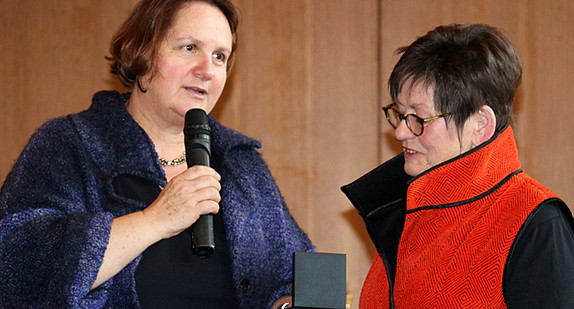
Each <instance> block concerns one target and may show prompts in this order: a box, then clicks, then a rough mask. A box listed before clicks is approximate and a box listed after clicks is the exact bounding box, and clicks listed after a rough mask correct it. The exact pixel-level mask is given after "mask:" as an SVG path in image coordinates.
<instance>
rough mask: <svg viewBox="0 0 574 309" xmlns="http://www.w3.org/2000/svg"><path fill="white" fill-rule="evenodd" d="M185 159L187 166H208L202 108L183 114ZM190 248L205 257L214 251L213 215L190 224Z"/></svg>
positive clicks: (208, 133) (207, 133)
mask: <svg viewBox="0 0 574 309" xmlns="http://www.w3.org/2000/svg"><path fill="white" fill-rule="evenodd" d="M183 134H184V136H185V159H186V161H187V166H188V168H189V167H191V166H193V165H205V166H210V158H211V129H210V128H209V124H208V121H207V114H206V113H205V111H203V110H202V109H190V110H189V111H187V113H186V114H185V127H184V129H183ZM191 248H192V251H193V253H194V254H196V255H199V256H200V257H207V256H209V255H211V254H213V252H214V251H215V237H214V235H213V215H212V214H206V215H201V216H200V217H199V219H198V220H197V221H196V222H195V223H194V224H193V225H192V226H191Z"/></svg>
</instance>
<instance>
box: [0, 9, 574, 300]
mask: <svg viewBox="0 0 574 309" xmlns="http://www.w3.org/2000/svg"><path fill="white" fill-rule="evenodd" d="M1 1H2V2H1V4H0V46H1V48H0V95H1V97H0V102H1V103H0V104H1V105H0V141H1V142H2V147H0V158H2V160H1V161H0V178H1V179H4V177H5V176H6V174H7V173H8V171H9V170H10V168H11V165H12V164H13V161H14V160H15V159H16V158H17V156H18V154H19V153H20V151H21V149H22V147H23V146H24V144H25V143H26V141H27V139H28V138H29V136H30V134H32V132H33V131H34V130H35V129H36V128H37V127H38V126H40V125H41V124H42V123H43V122H44V121H46V120H47V119H49V118H52V117H56V116H59V115H64V114H67V113H73V112H78V111H80V110H83V109H86V108H87V107H88V106H89V104H90V99H91V96H92V94H93V93H94V92H96V91H98V90H101V89H118V90H123V89H122V88H121V85H120V84H119V83H118V82H117V81H116V80H115V78H114V76H112V75H110V74H109V73H108V71H109V68H108V66H107V63H106V61H105V59H104V56H105V55H106V54H107V50H108V43H109V41H110V39H111V37H112V34H113V32H114V31H115V30H116V28H117V27H118V26H119V24H120V23H121V22H122V21H123V19H124V18H125V17H126V16H127V14H128V12H129V10H130V9H131V7H132V6H133V5H134V4H135V0H124V1H117V0H114V1H112V0H75V1H57V0H43V1H35V0H1ZM235 3H236V4H237V6H238V7H239V8H240V10H241V12H242V23H241V25H240V30H239V49H238V58H237V62H236V66H235V67H234V69H233V72H232V76H231V78H230V80H229V82H228V86H227V89H226V91H225V93H224V96H223V98H222V100H221V101H220V103H219V104H218V106H217V107H216V109H215V110H214V115H215V116H216V117H217V118H218V119H219V120H220V121H221V122H222V123H223V124H225V125H228V126H230V127H233V128H235V129H236V130H239V131H241V132H243V133H245V134H247V135H250V136H252V137H255V138H257V139H259V140H261V141H262V142H263V145H264V147H263V149H262V153H263V155H264V158H265V159H266V160H267V162H268V163H269V166H270V168H271V171H272V172H273V175H274V176H275V177H276V179H277V182H278V184H279V187H280V189H281V190H282V192H283V195H284V196H285V198H286V200H287V203H288V205H289V207H290V209H291V211H292V212H293V214H294V216H295V217H296V219H297V220H298V222H299V223H300V224H301V226H302V227H303V228H304V229H305V230H306V231H307V232H308V234H309V235H310V237H311V239H312V240H313V241H314V243H315V245H316V246H317V247H318V250H319V251H324V252H339V253H346V254H347V277H348V290H349V293H350V294H352V295H353V297H354V301H353V302H352V306H351V307H352V308H358V301H357V300H358V297H359V294H360V288H361V285H362V282H363V280H364V277H365V275H366V273H367V271H368V268H369V266H370V262H371V259H372V257H373V254H374V248H373V246H372V245H371V243H370V241H369V239H368V236H367V235H366V233H365V231H364V227H363V223H362V221H361V219H360V218H359V217H358V216H357V215H356V213H355V211H354V210H353V209H352V206H351V205H350V203H349V202H348V201H347V200H346V198H345V197H344V195H343V194H342V193H341V192H340V190H339V187H340V186H341V185H344V184H346V183H348V182H350V181H352V180H354V179H355V178H357V177H359V176H360V175H362V174H363V173H365V172H366V171H368V170H370V169H372V168H374V167H375V166H377V165H378V164H379V163H381V162H382V161H384V160H386V159H388V158H390V157H392V156H394V155H395V154H396V153H397V152H398V151H400V148H399V144H398V143H397V142H396V141H395V140H394V138H393V136H392V132H391V130H390V127H389V126H388V125H387V123H386V120H385V119H384V117H383V114H382V112H381V111H380V107H381V106H383V105H386V104H388V103H389V101H390V99H389V97H388V94H387V91H386V80H387V78H388V75H389V73H390V71H391V69H392V67H393V65H394V63H395V62H396V61H397V57H396V56H395V55H394V51H395V49H396V48H398V47H400V46H403V45H408V44H409V43H411V42H412V41H413V40H414V39H416V38H417V37H418V36H420V35H423V34H424V33H426V31H428V30H430V29H432V28H434V27H435V26H437V25H440V24H448V23H453V22H456V23H472V22H481V23H489V24H492V25H495V26H498V27H500V28H502V29H503V30H504V31H506V32H507V34H508V36H509V37H510V39H511V40H512V41H513V42H514V43H515V45H516V46H517V47H518V49H519V51H520V53H521V57H522V61H523V65H524V78H523V84H522V86H521V87H520V89H519V94H518V97H517V100H516V104H515V112H516V114H517V120H516V122H515V124H514V128H515V132H516V136H517V140H518V145H519V151H520V158H521V161H522V163H523V169H524V170H525V171H526V172H528V173H529V174H530V175H532V176H533V177H534V178H536V179H537V180H538V181H540V182H541V183H543V184H544V185H546V186H548V187H550V188H551V189H553V190H554V191H555V192H556V193H558V194H559V195H560V196H562V197H563V198H564V199H565V200H566V202H567V203H569V204H570V205H574V190H573V189H572V187H573V186H574V179H573V177H572V175H573V174H574V164H572V163H571V161H570V160H572V151H574V146H572V140H573V139H574V128H573V127H572V123H573V122H572V120H571V119H572V118H571V117H573V116H574V104H572V103H571V101H572V98H573V97H574V88H573V87H572V84H574V76H573V73H572V72H574V54H573V53H572V50H574V27H572V25H571V22H570V19H571V16H574V2H572V1H570V0H547V1H537V0H524V1H513V0H469V1H456V0H433V1H430V0H429V1H419V0H400V1H399V0H273V1H271V0H236V2H235Z"/></svg>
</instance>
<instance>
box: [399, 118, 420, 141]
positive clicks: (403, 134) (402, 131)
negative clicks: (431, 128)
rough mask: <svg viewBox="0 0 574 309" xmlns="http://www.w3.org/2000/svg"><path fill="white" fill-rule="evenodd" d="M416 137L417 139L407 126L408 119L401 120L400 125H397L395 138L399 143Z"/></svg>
mask: <svg viewBox="0 0 574 309" xmlns="http://www.w3.org/2000/svg"><path fill="white" fill-rule="evenodd" d="M414 137H416V135H414V134H413V132H411V130H410V129H409V127H408V126H407V121H406V119H401V120H400V121H399V124H397V128H396V129H395V138H396V139H398V140H399V141H404V140H407V139H410V138H414Z"/></svg>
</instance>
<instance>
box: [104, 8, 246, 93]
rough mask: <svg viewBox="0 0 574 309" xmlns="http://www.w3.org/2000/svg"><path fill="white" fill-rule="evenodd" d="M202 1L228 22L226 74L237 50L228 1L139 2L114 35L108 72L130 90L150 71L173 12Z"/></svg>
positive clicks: (233, 17)
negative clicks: (230, 39)
mask: <svg viewBox="0 0 574 309" xmlns="http://www.w3.org/2000/svg"><path fill="white" fill-rule="evenodd" d="M191 2H205V3H208V4H211V5H213V6H215V7H217V8H218V9H219V10H221V12H222V13H223V15H225V17H226V18H227V21H228V22H229V27H230V28H231V35H232V46H231V47H232V49H231V55H230V57H229V60H228V62H227V71H229V70H230V69H231V67H232V66H233V60H234V58H235V57H234V54H235V50H236V48H237V36H236V34H237V26H238V24H239V15H238V12H237V9H236V7H235V6H234V5H233V3H231V2H230V1H229V0H141V1H140V2H139V3H138V4H137V5H136V7H135V8H134V10H133V11H132V13H131V14H130V16H129V17H128V19H127V20H126V21H125V22H124V23H123V24H122V26H121V27H120V29H119V30H118V31H117V32H116V34H115V35H114V38H113V39H112V43H111V46H110V55H109V56H107V57H106V59H107V60H108V61H110V67H111V72H112V73H113V74H117V75H118V77H119V79H120V82H121V83H122V84H123V85H124V86H126V87H127V88H130V89H133V87H134V86H135V85H136V84H137V85H138V87H140V89H141V85H140V84H139V79H140V78H141V77H142V76H144V75H146V74H147V73H148V72H150V71H151V70H153V68H154V64H155V63H154V61H155V55H156V53H157V50H158V48H159V46H160V44H161V42H162V41H163V39H164V38H165V36H166V35H167V33H168V31H169V30H170V29H171V27H172V26H173V23H174V21H175V18H176V16H177V13H178V12H179V11H180V9H181V8H182V7H183V5H184V4H186V3H191ZM142 90H143V89H142Z"/></svg>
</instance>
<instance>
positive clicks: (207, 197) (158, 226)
mask: <svg viewBox="0 0 574 309" xmlns="http://www.w3.org/2000/svg"><path fill="white" fill-rule="evenodd" d="M219 180H221V176H219V174H218V173H217V172H216V171H215V170H214V169H212V168H211V167H207V166H200V165H196V166H192V167H191V168H188V169H186V170H185V171H184V172H183V173H181V174H179V175H177V176H175V177H173V178H172V180H171V181H170V182H169V183H168V184H167V186H165V188H164V189H163V191H162V192H161V193H160V195H159V196H158V198H157V199H156V200H155V201H154V202H153V203H152V204H151V205H150V206H149V207H147V208H146V209H144V210H143V214H144V215H145V216H146V217H147V219H148V221H149V225H148V226H149V227H150V228H152V229H155V231H156V232H157V233H158V235H159V237H161V238H170V237H172V236H175V235H177V234H179V233H181V232H182V231H184V230H185V229H187V228H189V227H190V226H191V225H192V224H193V223H194V222H195V221H197V219H198V218H199V216H200V215H204V214H208V213H213V214H216V213H217V212H219V202H220V201H221V195H220V194H219V191H220V190H221V184H220V183H219Z"/></svg>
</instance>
